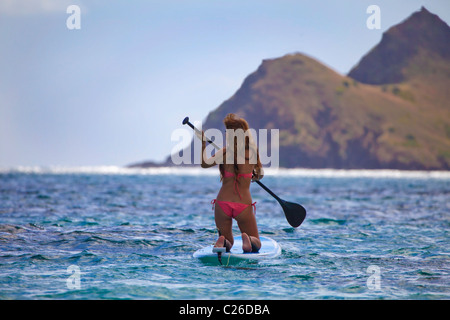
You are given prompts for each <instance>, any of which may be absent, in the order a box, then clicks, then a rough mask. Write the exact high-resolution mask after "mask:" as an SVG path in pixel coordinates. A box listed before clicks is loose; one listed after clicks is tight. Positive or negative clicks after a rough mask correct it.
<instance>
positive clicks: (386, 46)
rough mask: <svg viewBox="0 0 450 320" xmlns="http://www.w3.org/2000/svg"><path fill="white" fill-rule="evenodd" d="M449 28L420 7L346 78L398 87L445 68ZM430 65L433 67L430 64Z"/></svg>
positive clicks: (392, 30)
mask: <svg viewBox="0 0 450 320" xmlns="http://www.w3.org/2000/svg"><path fill="white" fill-rule="evenodd" d="M449 40H450V28H449V27H448V25H447V24H446V23H445V22H444V21H442V20H441V19H440V18H439V17H438V16H437V15H435V14H432V13H430V12H429V11H428V10H427V9H425V8H424V7H422V9H421V10H420V11H418V12H415V13H414V14H413V15H411V17H409V18H408V19H407V20H405V21H404V22H403V23H401V24H399V25H396V26H394V27H392V28H390V29H389V30H388V31H387V32H386V33H384V34H383V37H382V39H381V42H380V43H379V44H378V45H377V46H376V47H375V48H373V49H372V50H371V51H370V52H369V53H368V54H367V55H366V56H364V57H363V58H362V59H361V61H360V62H359V64H358V65H357V66H356V67H355V68H353V69H352V70H351V71H350V73H349V74H348V75H349V76H350V77H352V78H353V79H356V80H358V81H360V82H363V83H369V84H387V83H400V82H403V81H406V80H408V79H410V78H412V77H414V76H417V75H423V74H430V73H433V72H435V71H437V70H438V69H439V67H445V63H444V65H439V64H437V63H435V62H436V61H435V60H438V61H446V62H447V65H446V67H447V69H448V61H449V59H450V45H449ZM430 62H432V64H430Z"/></svg>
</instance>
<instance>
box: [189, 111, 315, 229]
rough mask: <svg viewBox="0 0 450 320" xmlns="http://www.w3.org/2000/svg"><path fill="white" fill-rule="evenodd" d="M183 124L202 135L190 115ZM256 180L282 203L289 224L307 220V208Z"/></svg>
mask: <svg viewBox="0 0 450 320" xmlns="http://www.w3.org/2000/svg"><path fill="white" fill-rule="evenodd" d="M183 124H187V125H188V126H189V127H191V128H192V129H193V130H194V131H195V132H196V133H197V134H198V135H199V136H201V134H202V132H201V131H200V130H198V129H197V128H196V127H194V125H193V124H192V123H190V122H189V117H186V118H184V120H183ZM206 141H208V142H209V143H211V144H212V145H213V146H214V147H215V148H216V149H220V148H219V146H217V145H216V144H215V143H214V142H212V141H211V140H210V139H208V138H206ZM255 182H256V183H257V184H258V185H259V186H260V187H261V188H263V189H264V190H266V191H267V192H268V193H269V194H270V195H271V196H272V197H274V198H275V200H277V201H278V203H279V204H280V205H281V208H283V212H284V215H285V216H286V220H287V221H288V222H289V224H290V225H291V226H292V227H294V228H297V227H298V226H299V225H301V224H302V222H303V220H305V217H306V210H305V208H303V206H301V205H300V204H298V203H293V202H289V201H285V200H283V199H280V198H279V197H278V196H277V195H276V194H275V193H273V192H272V191H271V190H270V189H269V188H267V187H266V186H265V185H264V184H263V183H262V182H261V181H258V180H255Z"/></svg>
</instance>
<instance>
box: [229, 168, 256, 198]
mask: <svg viewBox="0 0 450 320" xmlns="http://www.w3.org/2000/svg"><path fill="white" fill-rule="evenodd" d="M234 176H235V174H234V172H229V171H226V170H225V169H224V170H223V177H224V178H230V177H234ZM241 177H242V178H250V179H251V178H252V177H253V173H238V175H237V177H236V179H235V180H234V191H235V192H236V193H237V194H238V195H239V199H242V197H241V194H240V192H239V187H238V179H239V178H241Z"/></svg>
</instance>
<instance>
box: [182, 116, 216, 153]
mask: <svg viewBox="0 0 450 320" xmlns="http://www.w3.org/2000/svg"><path fill="white" fill-rule="evenodd" d="M183 124H187V125H188V126H189V127H191V128H192V129H193V130H194V131H195V133H196V134H197V135H198V136H199V137H201V136H202V132H201V131H200V130H198V129H197V128H196V127H195V126H194V125H193V124H192V123H191V122H190V121H189V117H186V118H184V120H183ZM200 139H201V138H200ZM205 139H206V141H207V142H208V143H211V144H212V145H213V146H214V147H215V148H216V149H220V147H219V146H218V145H217V144H215V143H214V142H212V141H211V140H210V139H208V138H206V137H205Z"/></svg>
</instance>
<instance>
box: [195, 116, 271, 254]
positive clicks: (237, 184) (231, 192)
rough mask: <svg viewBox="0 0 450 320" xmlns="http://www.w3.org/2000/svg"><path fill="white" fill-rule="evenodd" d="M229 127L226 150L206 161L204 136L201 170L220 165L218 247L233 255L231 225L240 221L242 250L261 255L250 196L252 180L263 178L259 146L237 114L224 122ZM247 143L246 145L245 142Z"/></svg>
mask: <svg viewBox="0 0 450 320" xmlns="http://www.w3.org/2000/svg"><path fill="white" fill-rule="evenodd" d="M223 122H224V124H225V127H226V129H227V130H226V133H227V134H226V138H227V139H226V147H224V148H222V149H220V150H219V151H217V152H216V153H215V154H214V155H213V156H212V157H210V158H209V159H206V155H205V148H206V142H205V138H204V133H203V132H202V155H201V159H202V165H201V166H202V168H210V167H212V166H215V165H216V164H219V170H220V178H221V179H220V180H221V182H222V187H221V188H220V191H219V193H218V195H217V198H216V199H214V200H213V201H212V203H213V204H215V206H214V218H215V221H216V226H217V229H218V230H219V239H218V240H217V242H216V244H215V247H225V248H226V251H230V249H231V247H232V246H233V243H234V239H233V232H232V224H233V220H232V219H233V218H234V219H235V220H236V221H237V224H238V226H239V229H240V231H241V233H242V250H243V251H244V252H258V250H259V249H260V248H261V241H260V240H259V234H258V227H257V225H256V218H255V213H254V212H253V209H255V210H256V207H255V204H256V202H255V203H252V196H251V194H250V182H251V180H259V179H261V178H262V177H263V174H262V165H261V161H260V159H259V153H258V150H257V148H256V145H255V144H254V143H253V140H252V137H251V135H250V131H248V130H249V126H248V123H247V121H245V120H244V119H242V118H238V117H237V116H236V115H235V114H232V113H230V114H228V115H227V116H226V117H225V119H224V120H223ZM239 130H241V131H240V132H241V133H245V138H243V137H244V136H243V135H240V137H242V138H243V139H241V141H238V140H239V135H238V134H237V133H238V132H239ZM242 140H245V143H244V141H242Z"/></svg>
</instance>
